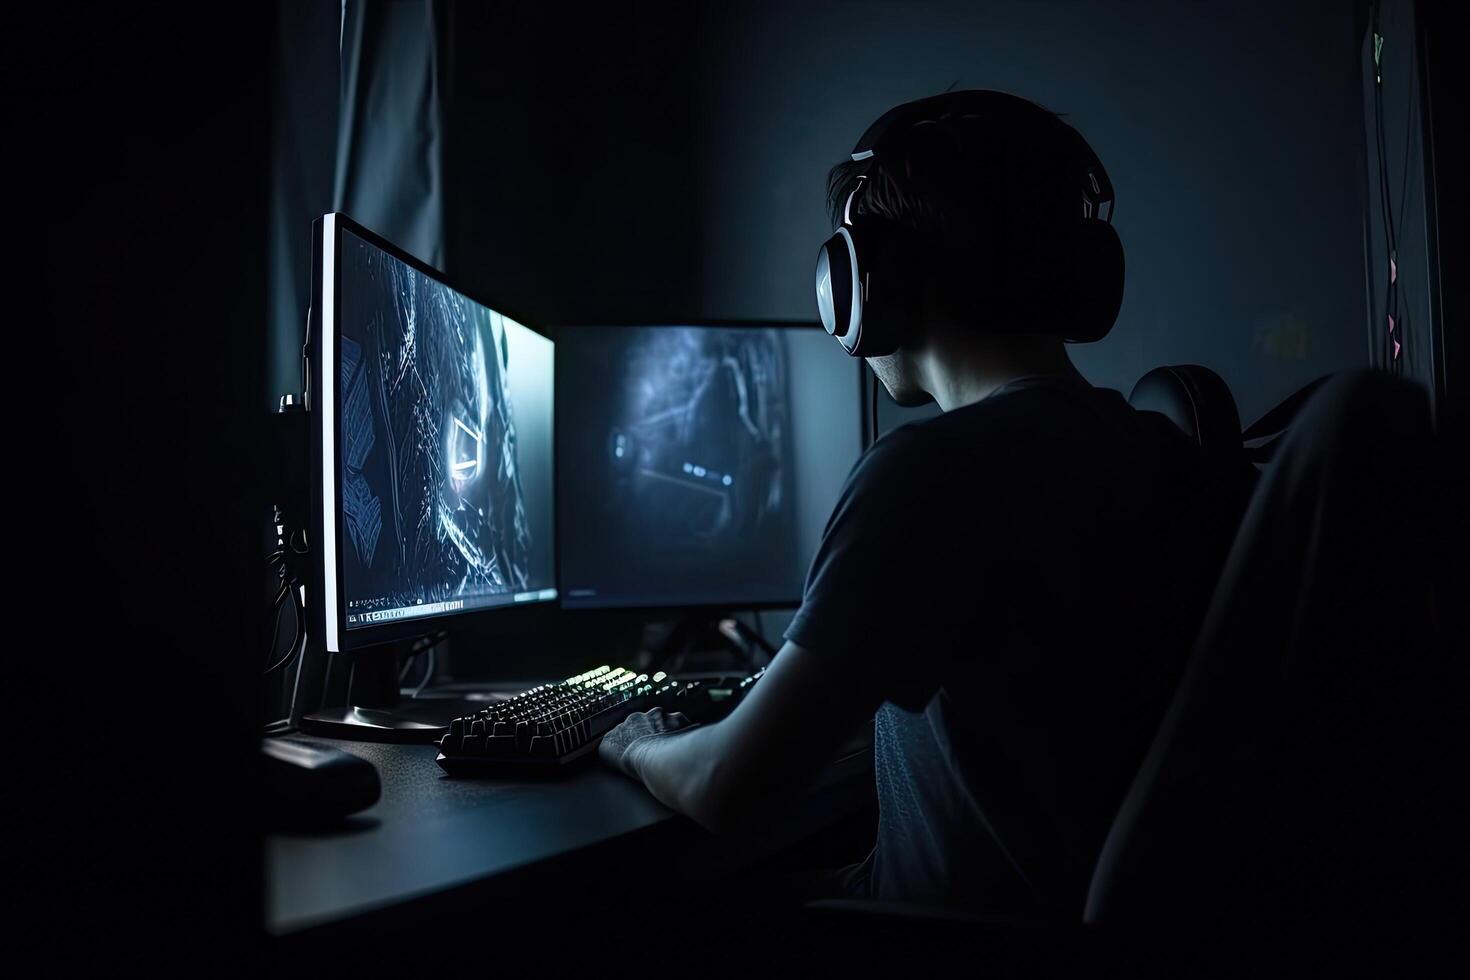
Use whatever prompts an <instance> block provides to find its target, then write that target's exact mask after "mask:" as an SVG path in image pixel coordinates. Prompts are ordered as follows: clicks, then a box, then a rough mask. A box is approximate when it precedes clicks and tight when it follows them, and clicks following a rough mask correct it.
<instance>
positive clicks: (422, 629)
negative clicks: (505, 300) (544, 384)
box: [307, 211, 561, 653]
mask: <svg viewBox="0 0 1470 980" xmlns="http://www.w3.org/2000/svg"><path fill="white" fill-rule="evenodd" d="M344 230H345V231H349V232H351V233H352V234H353V235H355V236H357V237H358V238H360V239H362V240H363V241H365V242H367V243H368V244H369V245H372V246H373V247H375V248H379V249H381V250H382V251H384V252H386V253H388V254H389V255H391V256H392V257H393V258H395V259H398V260H399V261H401V262H403V263H405V264H406V265H408V266H410V267H411V268H413V269H414V270H415V271H417V272H419V273H420V274H422V275H424V276H426V277H428V278H430V279H432V280H434V281H435V282H437V283H439V284H440V285H442V286H445V287H447V288H449V289H452V290H454V291H455V292H458V293H460V294H461V295H463V296H464V297H465V298H467V299H469V300H471V301H472V302H475V303H478V304H480V305H481V306H484V307H486V308H487V309H491V310H494V311H495V312H497V313H499V314H501V315H502V316H505V317H508V318H509V319H511V320H514V321H515V322H516V323H518V324H519V325H521V326H523V327H525V328H526V329H527V330H530V331H531V332H532V333H535V334H537V335H538V336H540V337H544V338H545V339H547V340H548V341H550V342H551V343H552V345H553V347H552V398H551V405H552V410H551V443H552V451H551V494H552V515H551V549H552V584H551V588H552V589H553V590H554V591H555V593H556V594H555V595H553V596H550V597H547V598H544V599H543V598H537V599H530V600H526V601H524V602H518V603H507V604H504V605H495V606H489V607H482V608H477V609H469V610H464V611H461V612H453V613H445V614H441V615H438V616H425V617H422V618H416V619H404V620H394V621H392V622H388V623H383V624H380V625H375V626H357V627H354V628H352V629H350V630H349V629H348V628H347V611H346V603H345V598H344V596H343V594H342V587H341V583H342V550H341V547H340V542H341V541H342V540H343V531H344V528H343V525H342V509H341V506H340V501H339V500H338V501H336V502H334V503H331V504H330V506H329V499H328V498H329V497H336V496H338V495H337V493H336V488H337V487H339V486H341V481H342V473H341V466H342V459H341V453H340V452H337V451H336V439H337V436H338V434H337V433H336V432H335V430H333V431H331V433H330V437H331V443H330V446H331V448H330V449H329V448H328V446H329V443H328V435H329V429H331V428H332V427H333V426H335V425H337V419H338V417H339V415H340V412H341V404H340V402H341V392H340V391H338V390H337V386H336V385H335V384H334V383H333V384H332V385H331V389H330V394H331V399H330V400H329V399H328V398H327V397H326V396H327V394H328V389H327V379H325V378H324V377H323V368H324V367H325V365H326V364H327V363H329V362H332V363H335V357H336V356H337V352H338V350H339V349H340V347H339V344H340V338H341V322H340V319H341V318H340V316H338V315H337V314H338V311H339V310H340V309H341V275H340V266H339V265H338V264H337V257H338V256H339V255H340V254H341V242H342V232H343V231H344ZM328 235H330V236H331V241H330V242H328V241H327V237H328ZM312 239H313V251H314V252H319V254H318V255H317V256H316V258H315V261H314V262H313V270H312V278H313V284H314V285H313V290H312V299H313V303H312V310H313V312H312V316H311V325H310V330H311V334H310V338H309V340H308V344H307V351H308V355H307V356H308V359H309V363H310V370H309V372H308V377H309V383H310V385H311V388H310V389H309V395H310V392H319V393H321V396H320V397H318V398H316V399H315V400H313V399H311V398H310V397H309V398H308V403H307V407H308V409H309V410H310V411H311V413H312V414H313V415H314V416H315V417H316V422H315V424H314V425H313V426H312V427H311V428H312V433H313V442H314V445H313V447H312V466H313V480H312V497H313V503H314V506H313V521H312V524H313V526H314V527H315V528H316V529H317V535H318V539H317V542H315V546H316V548H317V549H319V550H320V551H321V554H322V560H321V561H317V562H314V563H313V565H314V573H315V574H314V576H313V585H314V591H315V593H316V595H317V596H320V597H321V598H322V601H320V602H317V603H314V604H313V605H314V606H315V607H316V610H315V611H314V613H313V616H312V622H311V626H312V627H314V628H315V629H317V630H318V635H319V636H321V637H322V640H323V643H324V645H325V648H326V649H327V651H328V652H331V653H348V652H351V651H354V650H361V649H364V648H368V647H377V646H381V645H383V644H385V643H393V642H396V641H400V640H407V639H412V638H414V637H419V636H428V635H431V634H434V633H440V632H446V631H451V630H454V629H455V628H456V627H458V626H463V625H466V624H467V623H469V622H473V623H475V624H476V625H478V624H480V623H481V622H482V621H483V620H484V619H485V618H488V617H490V616H492V615H498V616H499V617H502V618H509V617H513V616H514V617H520V616H526V615H534V614H536V613H535V612H534V611H544V610H547V609H555V608H556V606H557V602H558V600H559V598H560V595H561V590H560V581H559V579H558V572H559V562H560V557H559V556H560V541H559V540H558V537H559V536H558V534H557V526H556V521H557V513H556V511H557V504H556V501H557V500H558V499H559V495H560V489H559V487H558V483H557V465H556V462H557V461H556V446H557V426H556V372H557V366H556V348H555V344H556V338H555V336H554V335H553V334H552V333H551V331H549V330H548V329H547V328H545V327H538V326H534V325H533V324H532V322H528V318H526V317H525V316H523V315H522V314H521V313H519V312H518V311H516V310H514V309H507V308H506V307H504V306H501V305H498V304H495V303H491V302H488V301H486V299H485V298H484V297H482V296H479V295H477V294H476V293H474V292H471V291H469V290H466V289H463V288H461V287H460V286H459V285H458V284H457V283H455V282H453V281H451V280H450V279H449V278H448V277H447V276H446V275H445V274H444V273H443V272H442V271H440V270H438V269H436V268H434V267H433V266H431V265H429V264H428V263H427V262H424V261H423V260H421V259H419V258H417V257H416V256H414V255H412V254H410V253H409V252H406V251H404V250H403V249H402V248H400V247H398V246H397V245H395V244H393V243H392V242H390V241H388V240H387V239H386V238H384V237H382V236H381V235H378V234H376V233H375V232H373V231H371V230H370V229H368V228H365V227H363V226H362V225H361V224H359V223H358V222H356V221H354V220H353V219H352V218H351V217H350V216H348V215H346V214H343V213H342V212H337V211H333V212H328V213H327V214H324V215H322V217H320V218H318V219H317V220H316V222H315V223H314V227H313V235H312ZM329 257H330V261H331V273H332V275H331V279H330V282H328V279H327V269H328V259H329ZM327 288H330V289H331V305H330V308H331V312H332V322H330V323H326V322H325V320H326V313H327V305H328V304H327V297H326V294H325V289H327ZM332 380H333V381H335V379H332ZM317 402H319V404H318V403H317ZM329 453H330V455H331V460H330V465H331V466H332V473H333V477H332V483H331V486H330V487H328V486H327V485H326V482H325V479H324V477H325V472H326V469H325V468H326V466H327V465H328V462H329V461H328V458H327V457H328V454H329ZM328 520H330V521H331V523H330V524H329V523H328ZM328 573H330V579H328ZM308 600H310V596H308ZM507 625H509V624H507Z"/></svg>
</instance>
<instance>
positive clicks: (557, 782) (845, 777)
mask: <svg viewBox="0 0 1470 980" xmlns="http://www.w3.org/2000/svg"><path fill="white" fill-rule="evenodd" d="M313 740H314V741H318V742H321V743H323V744H328V745H334V746H337V747H339V748H342V749H345V750H346V751H348V752H351V753H353V754H354V755H357V756H360V757H362V758H364V759H367V760H368V761H369V762H371V763H373V764H374V765H375V766H377V769H378V775H379V777H380V778H381V781H382V787H383V792H382V797H381V798H380V799H379V800H378V802H377V803H376V804H375V805H373V806H372V807H371V808H370V809H367V810H364V811H362V812H361V813H359V814H356V815H354V816H353V817H351V818H349V819H348V820H347V822H346V823H345V824H343V825H341V826H339V827H336V828H334V829H332V830H330V831H308V832H299V833H291V832H278V833H274V834H271V835H269V836H268V837H267V838H266V845H265V866H266V876H267V880H266V928H267V929H268V930H269V931H270V932H271V933H272V934H274V935H278V936H284V935H288V934H292V933H297V932H301V931H303V930H308V929H311V928H313V927H317V926H323V925H328V924H331V923H335V922H342V921H345V920H350V919H353V918H354V917H357V916H361V915H363V914H365V913H369V912H373V911H375V910H380V909H384V908H387V907H392V906H396V905H400V904H404V903H410V902H414V901H417V900H420V899H424V898H428V897H432V896H433V895H435V894H437V893H443V892H447V891H451V890H453V889H455V888H458V887H461V886H465V885H468V884H470V883H473V882H480V881H483V880H485V879H492V878H495V877H497V876H502V875H506V874H507V873H509V872H512V871H517V870H518V869H519V870H532V871H533V870H534V869H535V867H536V866H540V865H550V864H551V863H552V862H553V861H556V860H558V859H564V858H566V857H567V856H568V855H573V854H577V855H578V859H580V854H581V853H588V852H590V851H593V850H599V849H609V848H615V847H617V846H618V844H619V842H620V841H622V842H625V843H626V842H628V841H630V840H631V839H633V838H635V837H636V838H637V839H638V841H639V844H638V846H639V847H640V848H645V849H646V848H647V847H648V840H647V836H646V833H644V834H640V833H639V832H651V833H654V834H656V835H657V837H658V839H659V842H660V843H663V844H670V845H672V844H675V843H677V844H678V845H679V846H680V847H682V848H684V852H683V853H686V854H688V853H691V852H690V851H689V847H690V846H692V847H693V849H694V852H699V851H700V850H701V849H703V850H704V851H707V852H709V854H708V856H710V857H711V858H712V859H713V858H714V857H715V856H718V857H719V858H720V859H722V860H725V861H726V862H727V863H731V864H734V865H738V864H740V863H741V862H745V861H749V860H751V858H752V855H754V854H756V853H757V852H761V851H771V850H772V849H774V848H778V847H780V846H783V845H784V844H788V843H792V842H795V841H796V840H799V839H801V837H802V835H809V834H811V833H815V832H818V831H820V829H821V828H822V826H823V825H824V824H825V823H829V822H831V821H833V820H836V819H838V818H840V817H841V816H844V815H846V814H847V813H851V812H855V811H856V809H857V808H859V807H861V806H862V805H864V803H865V802H867V801H870V800H871V798H872V795H873V782H872V752H871V748H865V747H861V746H858V745H855V746H853V747H852V748H851V750H850V751H849V752H848V753H846V754H845V755H844V756H843V757H841V758H840V759H839V760H838V761H837V762H835V763H833V765H832V766H831V767H830V768H829V769H828V771H827V772H826V774H825V775H824V777H823V778H822V780H821V781H820V782H819V784H818V786H817V788H816V789H815V791H814V792H813V794H812V796H811V797H810V798H809V799H807V800H804V801H801V803H800V804H798V805H796V806H795V807H793V811H792V813H791V814H788V815H786V816H784V817H783V818H782V819H781V820H780V821H779V822H778V826H779V827H780V828H782V831H781V832H780V833H776V834H773V833H771V832H770V829H769V828H767V829H765V830H763V831H762V832H761V833H760V834H753V835H750V836H749V838H748V839H743V840H742V839H740V838H738V837H736V838H729V837H725V838H716V837H714V836H713V835H709V834H706V833H705V832H704V831H702V830H700V829H699V828H698V827H696V826H695V825H694V824H693V823H692V822H690V821H688V820H687V819H685V818H684V817H681V816H678V815H676V814H674V813H673V812H672V811H670V810H669V809H668V808H666V807H664V806H663V805H662V804H660V803H659V802H658V801H656V800H654V799H653V797H651V796H650V795H649V794H648V793H647V792H646V791H645V790H644V789H643V787H641V786H639V785H638V784H636V783H634V782H633V781H632V780H629V779H627V778H626V777H624V776H621V775H619V774H617V773H614V772H612V771H610V770H607V769H604V768H601V767H599V766H595V765H593V766H587V767H585V768H580V769H578V770H577V771H576V772H574V773H571V774H567V775H559V776H549V777H544V778H539V779H535V780H509V779H449V778H447V777H446V776H444V774H443V772H442V771H441V770H440V769H439V767H438V765H436V764H435V762H434V757H435V755H436V754H437V752H438V750H437V748H436V747H435V746H432V745H377V744H372V743H365V742H342V741H336V740H332V739H313ZM653 828H658V829H657V830H654V829H653ZM573 873H575V869H573Z"/></svg>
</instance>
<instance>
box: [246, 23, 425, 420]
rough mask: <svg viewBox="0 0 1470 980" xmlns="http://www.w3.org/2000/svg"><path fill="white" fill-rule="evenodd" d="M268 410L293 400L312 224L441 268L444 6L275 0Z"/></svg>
mask: <svg viewBox="0 0 1470 980" xmlns="http://www.w3.org/2000/svg"><path fill="white" fill-rule="evenodd" d="M278 13H279V24H280V39H279V44H278V50H279V52H280V54H279V60H278V62H277V65H276V92H275V98H274V103H275V106H274V108H275V140H274V142H275V147H274V163H273V168H272V175H271V193H270V199H271V222H270V238H271V241H270V270H269V271H270V286H269V288H270V299H269V306H268V315H269V317H270V345H269V354H268V356H269V359H270V363H269V365H268V378H269V382H270V385H271V389H270V392H269V402H270V404H269V405H268V406H267V407H268V408H274V406H275V403H276V398H277V397H278V396H279V395H281V394H285V393H287V392H296V391H300V390H301V373H300V372H301V343H302V338H303V336H304V327H305V322H306V310H307V306H308V305H309V303H310V302H311V297H310V290H311V268H310V263H311V223H312V220H313V219H315V218H317V217H320V216H321V215H322V214H323V213H325V212H326V211H341V212H343V213H345V214H347V215H349V216H350V217H352V218H353V219H355V220H356V221H358V222H359V223H361V224H362V225H364V226H366V227H368V228H370V229H372V230H373V231H375V232H377V233H378V234H380V235H382V236H383V237H385V238H387V239H388V240H389V241H392V242H393V243H394V244H396V245H398V246H400V247H401V248H403V249H406V250H407V251H408V252H410V253H412V254H413V255H415V256H417V257H419V258H421V259H423V260H424V261H426V262H428V263H429V264H430V265H433V266H435V267H436V268H441V269H442V268H443V267H444V205H443V200H444V198H443V186H444V178H443V175H444V168H443V159H444V156H443V153H444V111H445V96H446V87H447V85H446V83H447V79H448V71H447V69H448V65H447V59H446V53H447V51H448V5H447V3H445V2H442V0H441V2H434V0H387V2H382V0H380V2H364V0H279V2H278Z"/></svg>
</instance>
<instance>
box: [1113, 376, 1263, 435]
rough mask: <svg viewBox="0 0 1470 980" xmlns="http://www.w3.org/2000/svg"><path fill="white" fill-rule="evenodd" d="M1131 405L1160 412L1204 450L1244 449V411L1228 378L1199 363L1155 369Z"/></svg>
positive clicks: (1135, 392)
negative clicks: (1238, 407) (1241, 436)
mask: <svg viewBox="0 0 1470 980" xmlns="http://www.w3.org/2000/svg"><path fill="white" fill-rule="evenodd" d="M1128 404H1130V405H1132V406H1133V407H1134V408H1136V409H1139V410H1140V411H1145V412H1158V413H1159V414H1160V415H1163V416H1165V417H1166V418H1168V419H1169V421H1171V422H1173V423H1174V424H1175V425H1177V426H1178V427H1179V428H1180V430H1181V431H1182V432H1183V433H1184V434H1185V435H1187V436H1189V438H1191V439H1193V440H1194V442H1195V443H1196V444H1197V445H1199V446H1201V447H1202V448H1204V449H1207V450H1211V451H1215V450H1225V449H1234V450H1237V451H1238V450H1239V449H1240V448H1241V439H1240V412H1239V411H1238V410H1237V409H1236V407H1235V396H1233V395H1231V394H1230V388H1229V386H1228V385H1226V384H1225V379H1224V378H1222V377H1220V376H1219V375H1218V374H1216V373H1215V372H1214V371H1211V370H1210V369H1209V368H1207V367H1201V366H1199V365H1198V364H1174V365H1170V366H1168V367H1160V368H1154V369H1153V370H1152V371H1150V372H1149V373H1148V374H1145V375H1144V376H1143V377H1142V378H1140V379H1139V380H1138V384H1136V385H1134V386H1133V393H1132V394H1130V395H1129V396H1128Z"/></svg>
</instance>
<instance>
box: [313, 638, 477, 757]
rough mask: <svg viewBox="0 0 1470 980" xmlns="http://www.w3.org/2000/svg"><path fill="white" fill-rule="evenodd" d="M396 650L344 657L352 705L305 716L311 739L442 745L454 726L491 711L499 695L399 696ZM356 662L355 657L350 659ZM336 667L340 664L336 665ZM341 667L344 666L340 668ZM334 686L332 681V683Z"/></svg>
mask: <svg viewBox="0 0 1470 980" xmlns="http://www.w3.org/2000/svg"><path fill="white" fill-rule="evenodd" d="M395 651H396V648H386V649H383V650H373V651H369V652H366V653H358V654H349V655H340V654H339V655H338V656H337V658H334V659H338V660H340V661H342V665H341V666H342V667H345V671H346V673H347V681H346V683H347V698H346V700H347V702H348V703H347V704H346V705H344V706H336V707H324V708H319V709H317V710H316V711H312V712H308V713H307V714H304V715H302V716H301V718H300V720H299V721H298V722H297V727H298V728H299V729H300V730H301V731H303V732H305V733H307V734H308V735H319V736H322V737H324V738H342V739H351V740H353V741H357V742H398V743H403V742H424V743H427V742H437V741H438V740H439V738H440V736H442V735H443V734H444V733H445V731H447V730H448V728H449V723H450V722H451V721H453V720H454V719H455V718H459V717H461V716H462V715H468V714H472V713H474V712H476V711H478V710H480V709H481V708H483V707H485V704H486V702H487V701H490V700H494V696H493V695H485V696H479V697H475V696H467V695H464V694H460V693H459V692H456V694H455V696H451V697H438V696H434V695H433V694H432V692H428V693H426V695H425V696H423V697H404V696H403V695H401V694H400V693H399V678H398V658H397V656H396V655H395ZM349 658H350V659H349ZM333 666H338V665H336V664H334V665H333ZM339 669H341V667H339ZM326 686H327V687H328V688H330V687H331V686H332V685H331V682H330V679H329V680H328V683H327V685H326Z"/></svg>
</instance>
